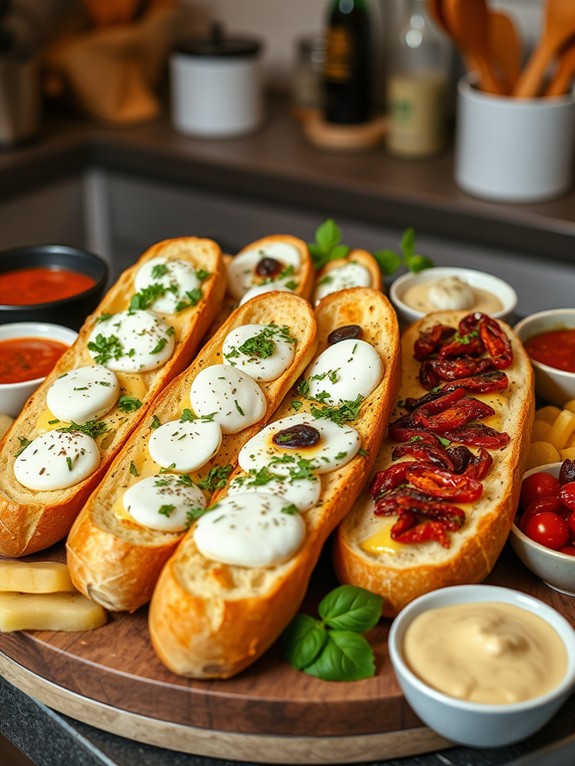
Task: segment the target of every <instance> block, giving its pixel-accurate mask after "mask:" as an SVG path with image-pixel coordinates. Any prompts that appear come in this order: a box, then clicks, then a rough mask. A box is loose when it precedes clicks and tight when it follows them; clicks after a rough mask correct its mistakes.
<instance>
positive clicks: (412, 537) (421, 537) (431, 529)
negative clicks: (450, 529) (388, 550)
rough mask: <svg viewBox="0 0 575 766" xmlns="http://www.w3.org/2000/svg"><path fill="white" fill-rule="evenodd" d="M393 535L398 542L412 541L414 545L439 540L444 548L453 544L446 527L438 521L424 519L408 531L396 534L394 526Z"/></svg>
mask: <svg viewBox="0 0 575 766" xmlns="http://www.w3.org/2000/svg"><path fill="white" fill-rule="evenodd" d="M391 537H392V538H393V539H394V540H395V541H396V542H398V543H410V544H412V545H413V544H416V543H429V542H437V543H439V544H440V545H442V546H443V547H444V548H449V547H450V546H451V540H450V538H449V535H448V534H447V532H446V530H445V527H444V526H443V524H441V522H438V521H422V522H420V523H419V524H417V525H416V526H414V527H411V528H410V529H408V530H407V531H406V532H403V533H399V534H396V535H395V536H394V534H393V528H392V531H391Z"/></svg>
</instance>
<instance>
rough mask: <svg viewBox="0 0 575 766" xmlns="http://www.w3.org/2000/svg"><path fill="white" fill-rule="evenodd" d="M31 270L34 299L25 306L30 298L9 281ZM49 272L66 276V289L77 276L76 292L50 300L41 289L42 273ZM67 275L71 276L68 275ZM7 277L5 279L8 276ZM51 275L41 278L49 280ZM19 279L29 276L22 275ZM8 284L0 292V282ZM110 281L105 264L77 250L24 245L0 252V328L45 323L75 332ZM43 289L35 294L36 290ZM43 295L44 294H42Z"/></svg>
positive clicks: (89, 254)
mask: <svg viewBox="0 0 575 766" xmlns="http://www.w3.org/2000/svg"><path fill="white" fill-rule="evenodd" d="M28 269H34V270H35V271H34V272H33V274H34V276H33V277H32V280H31V281H32V282H33V285H34V287H35V288H36V291H35V292H36V295H35V296H33V297H31V300H33V302H27V301H29V300H30V298H26V297H24V296H23V295H22V291H18V289H14V288H13V286H12V280H13V279H14V278H15V277H16V275H15V272H22V270H24V271H25V272H26V271H27V270H28ZM38 269H39V270H44V269H48V270H50V274H52V275H55V274H57V275H58V276H59V277H61V276H62V271H63V270H65V272H66V280H60V281H61V282H66V286H67V287H69V286H70V285H71V284H72V282H73V279H74V275H75V274H76V275H79V279H80V280H81V284H80V285H79V286H78V290H77V292H76V291H73V294H72V295H69V296H67V297H58V296H56V297H54V299H52V300H51V299H50V296H49V288H48V287H47V288H46V290H44V289H43V285H44V283H43V282H41V280H42V273H43V272H42V271H36V270H38ZM67 272H73V274H69V273H67ZM9 274H10V276H9V277H8V275H9ZM50 274H48V275H46V274H45V273H44V276H46V277H49V276H50ZM21 275H22V276H30V272H28V274H21ZM4 277H6V278H9V279H10V280H11V282H10V287H9V288H8V289H3V290H1V287H2V279H3V278H4ZM108 277H109V269H108V264H107V263H106V261H104V260H103V258H101V257H100V256H98V255H96V254H94V253H92V252H90V251H89V250H85V249H83V248H80V247H74V246H71V245H58V244H46V245H26V246H23V247H15V248H11V249H9V250H2V251H0V290H1V293H0V324H7V323H11V322H48V323H55V324H61V325H65V326H66V327H70V328H72V329H73V330H78V329H79V328H80V327H81V326H82V324H83V323H84V320H85V319H86V317H87V316H88V314H90V313H91V312H92V311H93V310H94V309H95V308H96V306H97V305H98V304H99V302H100V299H101V297H102V295H103V293H104V290H105V289H106V286H107V283H108ZM40 284H42V288H41V289H40V290H38V289H37V288H38V286H39V285H40ZM2 293H3V294H2ZM44 293H45V294H44ZM11 295H14V296H18V297H17V298H15V299H14V303H11V302H9V301H10V296H11Z"/></svg>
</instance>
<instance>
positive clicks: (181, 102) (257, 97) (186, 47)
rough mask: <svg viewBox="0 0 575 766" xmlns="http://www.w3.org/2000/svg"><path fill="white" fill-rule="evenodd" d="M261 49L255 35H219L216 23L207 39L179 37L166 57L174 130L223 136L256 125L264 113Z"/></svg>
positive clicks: (245, 130)
mask: <svg viewBox="0 0 575 766" xmlns="http://www.w3.org/2000/svg"><path fill="white" fill-rule="evenodd" d="M261 50H262V44H261V42H260V41H259V40H257V39H255V38H248V37H225V36H224V34H223V30H222V27H221V25H219V24H214V25H213V27H212V30H211V35H210V36H209V37H208V38H205V39H192V40H188V41H184V42H181V43H180V44H179V45H178V46H177V47H176V48H175V49H174V50H173V52H172V54H171V56H170V84H171V114H172V122H173V124H174V127H175V128H176V130H178V131H180V132H181V133H185V134H188V135H193V136H204V137H207V138H210V137H213V138H224V137H228V136H237V135H242V134H246V133H250V132H251V131H253V130H255V129H256V128H258V127H259V126H260V125H261V123H262V121H263V116H264V105H263V93H262V83H261V73H260V52H261Z"/></svg>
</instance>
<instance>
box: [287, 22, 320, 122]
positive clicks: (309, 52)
mask: <svg viewBox="0 0 575 766" xmlns="http://www.w3.org/2000/svg"><path fill="white" fill-rule="evenodd" d="M324 61H325V37H324V36H323V35H309V36H305V37H298V38H297V39H296V60H295V66H294V70H293V79H292V105H293V111H294V114H295V115H296V117H298V118H305V116H306V115H307V114H309V112H310V111H314V110H317V109H322V108H323V81H322V73H323V65H324Z"/></svg>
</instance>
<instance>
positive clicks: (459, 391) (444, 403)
mask: <svg viewBox="0 0 575 766" xmlns="http://www.w3.org/2000/svg"><path fill="white" fill-rule="evenodd" d="M464 396H465V389H464V388H458V387H456V388H453V389H452V390H451V391H447V392H445V393H443V392H442V393H441V396H436V397H435V398H434V399H432V400H431V401H429V402H427V403H426V404H422V405H421V406H420V407H418V408H417V409H416V410H415V411H412V413H411V419H412V422H414V423H418V422H421V421H420V418H421V417H428V416H430V415H436V414H437V413H439V412H443V411H444V410H446V409H448V408H449V407H451V406H452V405H453V404H455V402H458V401H459V400H460V399H463V397H464Z"/></svg>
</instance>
